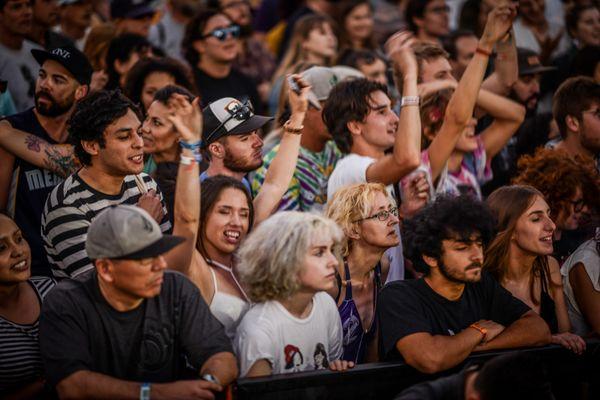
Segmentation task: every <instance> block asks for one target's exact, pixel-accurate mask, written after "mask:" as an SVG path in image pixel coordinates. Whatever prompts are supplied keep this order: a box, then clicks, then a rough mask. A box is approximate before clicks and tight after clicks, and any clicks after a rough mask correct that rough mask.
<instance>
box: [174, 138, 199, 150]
mask: <svg viewBox="0 0 600 400" xmlns="http://www.w3.org/2000/svg"><path fill="white" fill-rule="evenodd" d="M179 145H180V146H181V147H182V148H184V149H188V150H192V151H195V150H198V149H199V148H200V147H201V146H202V140H198V141H197V142H192V143H188V142H185V141H183V140H180V141H179Z"/></svg>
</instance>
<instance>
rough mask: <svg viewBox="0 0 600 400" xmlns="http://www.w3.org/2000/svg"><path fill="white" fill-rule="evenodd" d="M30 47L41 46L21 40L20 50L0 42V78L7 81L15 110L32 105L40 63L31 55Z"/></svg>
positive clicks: (20, 110) (22, 109) (24, 108)
mask: <svg viewBox="0 0 600 400" xmlns="http://www.w3.org/2000/svg"><path fill="white" fill-rule="evenodd" d="M32 49H42V47H41V46H38V45H37V44H35V43H33V42H30V41H29V40H24V41H23V45H22V46H21V49H20V50H13V49H9V48H8V47H6V46H4V45H3V44H1V43H0V79H2V80H5V81H8V90H10V94H11V95H12V98H13V101H14V103H15V107H16V108H17V112H22V111H25V110H27V109H28V108H29V107H33V105H34V94H35V81H36V79H37V76H38V73H39V70H40V65H39V64H38V63H37V61H35V58H33V56H32V55H31V50H32Z"/></svg>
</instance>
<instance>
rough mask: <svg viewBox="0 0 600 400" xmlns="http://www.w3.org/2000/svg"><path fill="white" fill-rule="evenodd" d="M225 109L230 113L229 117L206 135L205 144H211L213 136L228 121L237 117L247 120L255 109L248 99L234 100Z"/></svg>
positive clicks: (240, 119) (239, 119)
mask: <svg viewBox="0 0 600 400" xmlns="http://www.w3.org/2000/svg"><path fill="white" fill-rule="evenodd" d="M225 109H226V110H227V112H228V113H229V117H227V118H226V119H225V121H223V122H221V123H220V124H219V126H217V127H216V128H215V129H213V130H212V131H211V132H210V133H209V134H208V135H207V136H206V139H204V140H203V142H204V144H205V145H208V144H210V142H211V141H210V140H211V138H212V137H213V136H214V135H215V133H217V132H218V131H219V129H221V128H222V127H223V126H225V124H226V123H228V122H229V121H231V120H232V119H237V120H238V121H242V122H243V121H246V120H247V119H249V118H250V117H251V116H252V111H253V110H252V105H251V104H250V102H248V101H246V102H244V103H238V102H237V101H232V102H231V103H229V104H228V105H227V107H226V108H225Z"/></svg>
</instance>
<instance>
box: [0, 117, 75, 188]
mask: <svg viewBox="0 0 600 400" xmlns="http://www.w3.org/2000/svg"><path fill="white" fill-rule="evenodd" d="M0 146H2V147H3V148H4V149H5V150H7V151H8V152H9V153H11V154H12V155H13V156H16V157H19V158H22V159H23V160H25V161H27V162H29V163H31V164H33V165H35V166H37V167H40V168H45V169H48V170H50V171H52V172H54V173H56V174H58V175H60V176H62V177H66V176H69V175H70V174H72V173H73V172H75V171H77V169H78V168H79V166H80V164H79V161H78V160H77V159H76V158H75V156H74V153H73V146H71V145H69V144H50V143H48V142H47V141H46V140H44V139H41V138H39V137H37V136H35V135H32V134H30V133H27V132H24V131H21V130H19V129H15V128H13V127H12V125H11V124H10V123H9V122H8V121H7V120H3V121H0Z"/></svg>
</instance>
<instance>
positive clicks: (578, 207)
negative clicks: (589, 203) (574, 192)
mask: <svg viewBox="0 0 600 400" xmlns="http://www.w3.org/2000/svg"><path fill="white" fill-rule="evenodd" d="M571 204H572V205H573V210H574V211H575V212H576V213H578V212H581V211H582V210H583V207H584V206H585V200H583V199H579V200H571Z"/></svg>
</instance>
